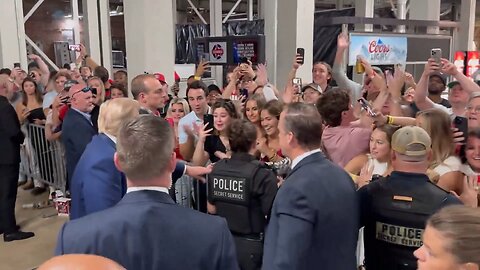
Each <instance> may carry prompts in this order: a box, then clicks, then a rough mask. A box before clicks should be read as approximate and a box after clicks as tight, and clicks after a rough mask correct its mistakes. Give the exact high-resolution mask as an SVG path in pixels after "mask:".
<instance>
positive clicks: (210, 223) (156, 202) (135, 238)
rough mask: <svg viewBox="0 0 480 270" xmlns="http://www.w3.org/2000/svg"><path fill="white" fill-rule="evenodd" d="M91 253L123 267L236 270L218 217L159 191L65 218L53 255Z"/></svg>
mask: <svg viewBox="0 0 480 270" xmlns="http://www.w3.org/2000/svg"><path fill="white" fill-rule="evenodd" d="M72 253H82V254H97V255H101V256H104V257H107V258H110V259H112V260H114V261H116V262H118V263H120V264H121V265H123V266H124V267H125V268H127V269H135V270H143V269H145V270H146V269H148V270H151V269H208V270H211V269H218V270H226V269H229V270H230V269H238V264H237V259H236V255H235V247H234V243H233V238H232V235H231V234H230V231H229V230H228V227H227V223H226V221H225V220H224V219H222V218H219V217H215V216H209V215H206V214H203V213H199V212H196V211H194V210H192V209H188V208H184V207H181V206H178V205H176V204H175V203H174V202H173V201H172V199H171V198H170V196H169V195H168V194H166V193H163V192H160V191H150V190H142V191H134V192H131V193H127V194H126V195H125V197H124V198H123V199H122V200H121V201H120V202H119V203H118V204H117V205H115V206H114V207H112V208H109V209H107V210H104V211H101V212H98V213H94V214H91V215H88V216H86V217H83V218H81V219H77V220H74V221H71V222H68V223H66V224H64V225H63V227H62V229H61V230H60V233H59V235H58V243H57V248H56V254H57V255H60V254H72Z"/></svg>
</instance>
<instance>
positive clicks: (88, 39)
mask: <svg viewBox="0 0 480 270" xmlns="http://www.w3.org/2000/svg"><path fill="white" fill-rule="evenodd" d="M82 3H83V7H82V8H83V43H84V45H85V47H87V49H88V53H89V54H90V57H92V59H94V60H95V61H98V62H101V59H102V57H101V53H100V38H99V37H100V34H99V27H98V5H97V0H83V1H82Z"/></svg>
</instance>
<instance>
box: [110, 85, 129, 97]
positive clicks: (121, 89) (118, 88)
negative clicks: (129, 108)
mask: <svg viewBox="0 0 480 270" xmlns="http://www.w3.org/2000/svg"><path fill="white" fill-rule="evenodd" d="M120 97H128V93H127V89H126V88H125V86H123V84H121V83H114V84H112V86H111V87H110V99H115V98H120Z"/></svg>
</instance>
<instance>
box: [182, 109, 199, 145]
mask: <svg viewBox="0 0 480 270" xmlns="http://www.w3.org/2000/svg"><path fill="white" fill-rule="evenodd" d="M196 122H197V123H202V122H203V121H202V120H201V119H200V118H198V116H197V115H196V114H195V112H194V111H191V112H190V113H189V114H187V115H185V116H184V117H182V118H181V119H180V121H179V122H178V143H179V144H184V143H186V142H187V140H188V134H187V132H186V131H185V126H187V127H190V128H191V129H193V124H194V123H196Z"/></svg>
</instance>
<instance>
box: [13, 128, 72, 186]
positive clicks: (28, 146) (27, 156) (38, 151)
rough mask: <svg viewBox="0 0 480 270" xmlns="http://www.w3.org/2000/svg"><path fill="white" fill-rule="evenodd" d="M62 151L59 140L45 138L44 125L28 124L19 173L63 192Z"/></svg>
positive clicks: (65, 174) (64, 178)
mask: <svg viewBox="0 0 480 270" xmlns="http://www.w3.org/2000/svg"><path fill="white" fill-rule="evenodd" d="M63 153H64V151H63V145H62V144H61V142H60V141H48V140H47V139H46V137H45V127H44V126H40V125H34V124H29V125H27V135H26V136H25V141H24V144H23V146H22V147H21V157H22V162H21V165H20V169H21V174H22V175H26V176H27V177H29V178H33V179H36V180H40V181H41V182H44V183H45V184H47V185H49V186H52V187H54V188H55V189H59V190H61V191H63V192H65V185H66V176H67V171H66V169H65V158H64V154H63Z"/></svg>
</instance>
